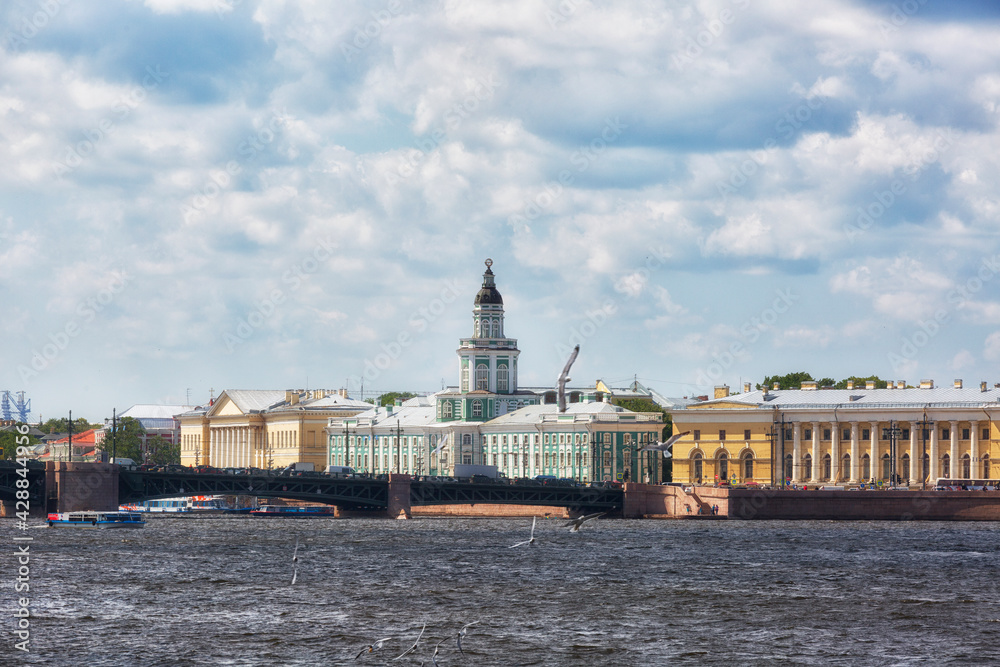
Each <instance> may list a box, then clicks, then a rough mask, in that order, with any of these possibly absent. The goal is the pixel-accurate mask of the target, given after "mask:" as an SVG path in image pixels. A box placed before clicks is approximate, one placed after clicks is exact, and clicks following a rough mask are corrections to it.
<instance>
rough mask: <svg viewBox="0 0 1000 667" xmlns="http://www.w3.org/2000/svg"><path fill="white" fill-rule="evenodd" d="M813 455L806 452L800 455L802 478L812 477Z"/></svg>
mask: <svg viewBox="0 0 1000 667" xmlns="http://www.w3.org/2000/svg"><path fill="white" fill-rule="evenodd" d="M812 472H813V457H812V456H810V455H809V454H806V455H805V456H803V457H802V478H803V479H812V478H813V474H812Z"/></svg>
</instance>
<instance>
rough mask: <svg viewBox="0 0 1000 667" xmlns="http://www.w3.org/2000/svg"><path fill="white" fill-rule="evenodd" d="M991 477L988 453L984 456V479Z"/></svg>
mask: <svg viewBox="0 0 1000 667" xmlns="http://www.w3.org/2000/svg"><path fill="white" fill-rule="evenodd" d="M989 478H990V456H989V454H987V455H986V456H984V457H983V479H989Z"/></svg>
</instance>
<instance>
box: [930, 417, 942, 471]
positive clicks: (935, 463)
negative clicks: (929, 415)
mask: <svg viewBox="0 0 1000 667" xmlns="http://www.w3.org/2000/svg"><path fill="white" fill-rule="evenodd" d="M928 421H930V420H928ZM927 430H929V431H930V435H931V451H930V455H929V457H928V458H929V459H930V464H931V465H930V471H929V472H928V473H927V476H928V477H929V478H930V479H928V481H929V482H930V483H931V484H932V485H933V484H935V483H936V482H937V479H938V477H940V476H941V461H940V460H939V458H938V427H937V424H929V425H928V428H927ZM932 488H933V486H932Z"/></svg>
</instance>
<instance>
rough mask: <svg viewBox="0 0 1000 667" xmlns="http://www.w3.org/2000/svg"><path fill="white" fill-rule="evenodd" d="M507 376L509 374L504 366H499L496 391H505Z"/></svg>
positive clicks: (502, 392) (501, 392)
mask: <svg viewBox="0 0 1000 667" xmlns="http://www.w3.org/2000/svg"><path fill="white" fill-rule="evenodd" d="M509 377H510V374H509V373H508V372H507V367H506V366H501V367H499V368H498V369H497V393H500V394H504V393H507V382H508V378H509Z"/></svg>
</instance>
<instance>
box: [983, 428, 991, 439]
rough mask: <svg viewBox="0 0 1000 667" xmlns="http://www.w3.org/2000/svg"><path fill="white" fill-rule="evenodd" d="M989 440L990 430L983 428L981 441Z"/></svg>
mask: <svg viewBox="0 0 1000 667" xmlns="http://www.w3.org/2000/svg"><path fill="white" fill-rule="evenodd" d="M989 439H990V430H989V429H988V428H984V429H983V440H989Z"/></svg>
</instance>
